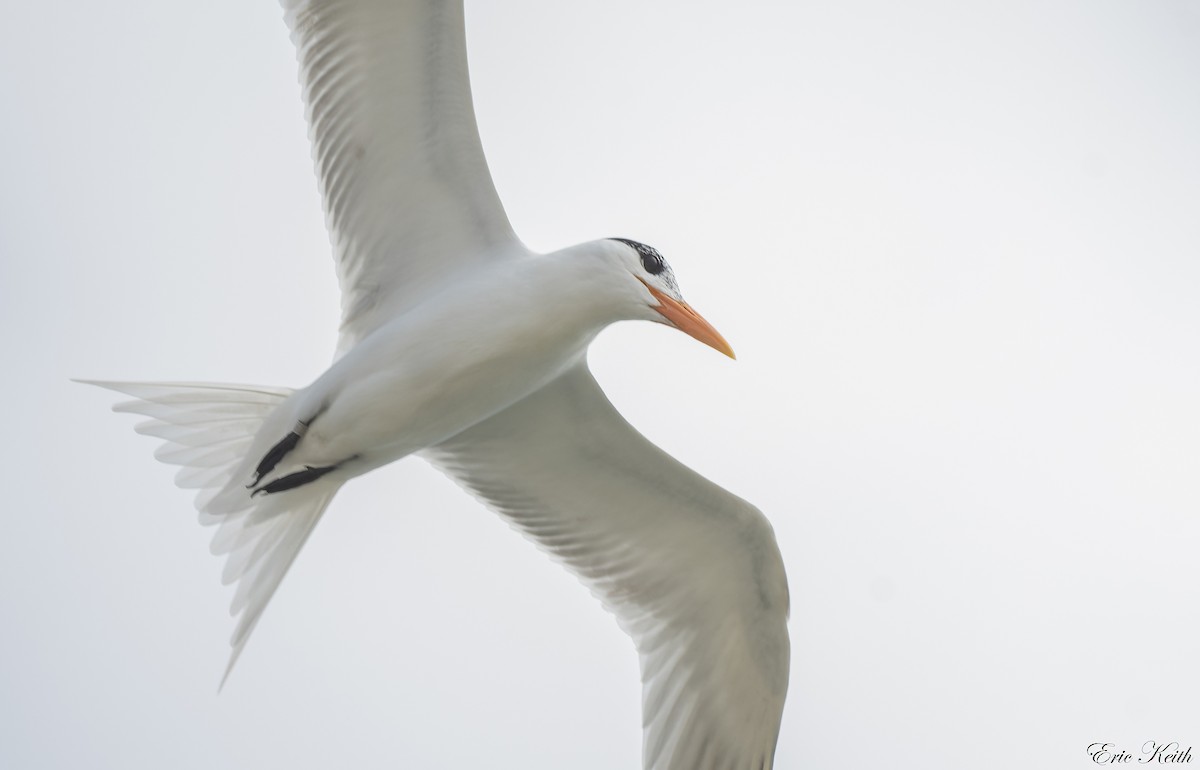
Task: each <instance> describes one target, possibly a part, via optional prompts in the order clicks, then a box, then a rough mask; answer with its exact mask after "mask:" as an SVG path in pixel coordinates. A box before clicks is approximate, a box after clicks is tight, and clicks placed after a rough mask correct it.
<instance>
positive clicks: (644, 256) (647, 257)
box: [609, 238, 667, 275]
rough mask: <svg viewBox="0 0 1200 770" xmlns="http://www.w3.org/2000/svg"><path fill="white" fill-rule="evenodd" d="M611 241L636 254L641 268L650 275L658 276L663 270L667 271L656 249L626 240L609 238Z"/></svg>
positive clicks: (663, 260) (665, 262) (664, 262)
mask: <svg viewBox="0 0 1200 770" xmlns="http://www.w3.org/2000/svg"><path fill="white" fill-rule="evenodd" d="M609 240H611V241H620V242H621V243H623V244H625V245H626V246H628V247H629V248H631V249H633V250H634V251H636V252H637V253H638V257H640V258H641V260H642V267H643V268H645V269H646V272H647V273H649V274H650V275H658V274H659V273H661V272H662V271H663V270H666V269H667V261H666V260H665V259H663V256H662V254H659V253H658V249H656V248H654V247H653V246H647V245H646V244H644V243H638V242H637V241H631V240H629V239H628V238H610V239H609Z"/></svg>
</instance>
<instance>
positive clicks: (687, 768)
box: [425, 363, 790, 770]
mask: <svg viewBox="0 0 1200 770" xmlns="http://www.w3.org/2000/svg"><path fill="white" fill-rule="evenodd" d="M425 456H426V457H427V459H429V460H430V461H431V462H433V463H434V464H435V465H437V466H438V467H439V468H441V469H442V470H444V471H445V472H446V473H448V474H449V475H450V476H451V477H453V478H454V479H456V480H457V481H458V482H459V483H460V484H462V485H463V486H464V487H466V488H467V489H468V490H470V491H471V492H473V493H474V494H476V495H477V496H478V497H479V498H481V499H482V500H483V501H484V502H485V503H486V504H487V505H488V506H490V507H491V508H493V509H494V510H496V511H497V512H499V513H500V514H501V515H503V516H504V517H505V518H507V519H508V520H509V521H510V522H511V523H512V524H513V525H514V526H515V527H516V528H517V529H518V530H520V531H521V532H522V533H524V534H525V535H527V536H528V537H530V538H532V539H533V540H534V541H536V542H537V543H538V545H540V546H541V547H542V548H543V549H545V550H546V551H548V552H549V553H550V554H551V555H552V556H553V557H554V558H556V559H557V560H558V561H560V562H562V563H563V564H564V565H566V566H567V567H568V568H569V569H570V570H571V571H572V572H574V573H575V574H577V575H578V576H579V577H580V578H581V579H582V580H583V582H584V583H585V584H586V585H587V586H588V587H589V588H591V590H592V592H593V593H594V594H595V595H596V596H597V597H598V598H599V599H600V600H601V602H603V603H604V605H605V606H606V607H607V608H608V609H609V610H610V611H612V612H613V614H615V615H616V616H617V620H618V622H619V623H620V624H621V627H622V628H624V629H625V630H626V632H628V633H629V634H630V635H631V636H632V637H633V640H634V643H635V644H636V646H637V650H638V655H639V657H640V661H641V669H642V682H643V689H642V708H643V720H644V725H645V732H644V742H643V759H644V764H645V767H646V768H648V769H649V770H710V769H715V768H721V769H722V770H725V769H727V768H746V769H750V768H753V770H763V769H764V768H770V767H771V765H772V762H773V758H774V752H775V741H776V738H777V736H778V733H779V723H780V718H781V715H782V712H783V702H784V696H785V695H786V692H787V682H788V661H789V652H790V650H789V646H788V634H787V613H788V588H787V580H786V577H785V576H784V568H783V561H782V559H781V558H780V555H779V549H778V547H777V545H776V543H775V536H774V533H773V531H772V529H771V526H770V524H769V523H768V522H767V520H766V518H765V517H764V516H763V515H762V514H761V513H760V512H759V511H758V510H757V509H756V508H754V507H753V506H752V505H750V504H749V503H747V502H745V501H744V500H741V499H739V498H737V497H735V496H733V495H731V494H729V493H728V492H726V491H725V490H723V489H721V488H720V487H718V486H717V485H715V484H713V483H712V482H710V481H708V480H707V479H705V478H704V477H702V476H700V475H699V474H697V473H695V472H693V471H691V470H689V469H688V468H686V467H684V466H683V465H681V464H680V463H679V462H677V461H676V460H674V459H673V458H671V457H670V456H669V455H667V454H666V453H665V452H663V451H662V450H660V449H658V447H656V446H654V445H653V444H651V443H650V442H649V441H647V440H646V439H645V438H643V437H642V436H641V435H640V434H639V433H638V432H637V431H636V430H634V429H633V428H632V427H631V426H630V425H629V423H627V422H626V421H625V420H624V419H623V418H622V417H621V415H620V414H619V413H618V412H617V411H616V409H615V408H614V407H613V406H612V404H611V403H610V402H609V401H608V399H607V398H606V397H605V396H604V393H603V392H602V391H601V390H600V387H599V386H598V385H597V384H596V381H595V379H593V377H592V375H591V373H590V372H589V371H588V369H587V366H586V364H582V363H581V364H579V365H578V366H576V367H575V368H573V369H572V370H570V371H569V372H568V373H567V374H565V375H563V376H562V377H560V378H559V379H558V380H556V381H555V382H553V383H551V384H550V385H548V386H546V387H545V388H543V389H542V390H540V391H538V392H537V393H534V394H533V395H531V396H529V397H528V398H526V399H525V400H523V401H521V402H518V403H517V404H515V405H514V406H512V407H510V408H508V409H507V410H505V411H503V412H501V413H500V414H498V415H495V416H493V417H491V418H490V419H488V420H486V421H485V422H482V423H480V424H479V425H476V426H475V427H473V428H471V429H470V430H468V431H466V432H464V433H462V434H460V435H459V436H456V437H455V438H454V439H451V440H450V441H448V442H446V443H445V444H443V445H440V446H438V447H436V448H435V449H432V450H428V451H427V452H426V453H425Z"/></svg>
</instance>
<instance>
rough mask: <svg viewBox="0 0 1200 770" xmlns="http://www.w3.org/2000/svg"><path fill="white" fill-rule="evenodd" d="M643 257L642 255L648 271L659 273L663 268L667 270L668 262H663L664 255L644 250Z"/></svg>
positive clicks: (644, 265)
mask: <svg viewBox="0 0 1200 770" xmlns="http://www.w3.org/2000/svg"><path fill="white" fill-rule="evenodd" d="M641 257H642V267H644V268H646V272H647V273H649V274H650V275H658V274H659V273H661V272H662V271H663V270H665V269H666V267H667V263H666V262H663V258H662V255H661V254H659V253H658V252H656V251H655V252H645V251H643V252H642V253H641Z"/></svg>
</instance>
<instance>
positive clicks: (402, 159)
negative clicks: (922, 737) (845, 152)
mask: <svg viewBox="0 0 1200 770" xmlns="http://www.w3.org/2000/svg"><path fill="white" fill-rule="evenodd" d="M283 6H284V9H285V14H284V15H285V18H286V21H287V25H288V27H289V28H290V30H291V36H292V40H293V42H294V43H295V45H296V50H297V58H298V60H299V63H300V80H301V84H302V90H303V95H304V101H305V104H306V107H307V112H306V114H307V119H308V124H309V134H310V138H311V140H312V144H313V158H314V161H315V165H316V172H317V177H318V180H319V184H320V189H321V194H322V196H323V199H324V205H325V213H326V219H327V224H328V227H329V231H330V236H331V240H332V243H333V251H334V257H335V260H336V263H337V271H338V278H339V280H340V283H341V289H342V325H341V335H340V342H339V345H338V350H337V355H336V358H335V361H334V363H333V365H332V366H331V367H330V368H329V369H328V370H327V371H326V372H325V373H323V374H322V375H321V376H319V377H318V378H317V379H316V380H315V381H314V382H313V383H312V384H310V385H309V386H308V387H305V388H301V389H299V390H294V391H293V390H289V389H284V388H269V387H256V386H242V385H215V384H204V383H122V382H96V383H95V384H98V385H103V386H105V387H109V388H112V389H115V390H118V391H121V392H123V393H126V394H128V395H130V396H133V397H135V398H136V399H138V400H136V401H133V402H129V403H125V404H119V405H118V406H117V407H116V409H117V410H118V411H130V412H137V413H140V414H143V415H146V416H149V417H150V418H151V420H150V421H149V422H144V423H141V424H140V425H138V426H137V429H138V430H139V432H142V433H148V434H150V435H153V436H157V437H159V438H161V439H163V440H164V441H165V442H166V443H165V444H164V445H163V446H162V447H161V448H160V449H159V450H158V451H157V453H156V456H157V457H158V458H159V459H160V460H163V461H164V462H168V463H174V464H177V465H181V466H183V467H182V468H181V470H180V471H179V474H178V476H177V478H176V480H177V483H178V484H179V485H180V486H182V487H187V488H197V489H199V490H200V491H199V493H198V495H197V498H196V506H197V508H198V509H199V511H200V520H201V522H202V523H203V524H206V525H216V526H217V531H216V535H215V537H214V539H213V551H214V552H215V553H218V554H226V555H227V561H226V565H225V570H224V580H225V582H226V583H233V582H236V583H237V590H236V594H235V596H234V599H233V612H234V613H235V614H240V617H239V619H238V623H237V628H236V631H235V632H234V635H233V638H232V641H231V644H232V648H233V649H232V654H231V656H230V661H229V668H227V669H226V674H225V675H226V677H228V675H229V671H230V670H231V669H232V667H233V664H234V663H235V662H236V660H237V658H238V656H239V655H240V654H241V652H242V650H243V648H244V646H245V644H246V640H247V638H248V636H249V635H250V632H251V631H252V630H253V628H254V626H255V624H256V623H257V622H258V621H259V619H260V617H261V616H262V612H263V609H264V608H265V607H266V605H267V603H268V601H269V600H270V598H271V596H272V594H273V593H274V592H275V589H276V588H277V587H278V586H279V583H280V581H281V580H282V579H283V577H284V575H285V574H286V572H287V570H288V568H289V567H290V565H291V564H292V562H293V561H294V560H295V558H296V555H297V553H298V552H299V551H300V549H301V547H302V546H303V545H304V542H305V540H307V538H308V536H309V535H310V534H311V532H312V530H313V528H314V526H315V525H316V523H317V521H318V520H319V519H320V517H321V514H322V513H323V512H324V511H325V509H326V507H327V506H328V505H329V502H330V500H332V499H333V497H334V495H335V494H336V493H337V491H338V489H339V488H340V487H341V486H342V485H343V484H344V483H346V482H347V481H349V480H350V479H352V478H354V477H355V476H358V475H360V474H363V473H366V472H367V471H369V470H372V469H374V468H377V467H379V466H382V465H386V464H388V463H391V462H393V461H395V460H398V459H400V458H402V457H405V456H408V455H410V454H416V455H419V456H421V457H423V458H424V459H426V460H428V461H429V462H431V463H433V464H434V465H435V466H437V467H438V468H440V469H441V470H443V471H444V472H446V473H447V474H448V475H450V476H451V477H452V478H454V479H455V480H456V481H457V482H458V483H459V484H461V485H462V486H463V487H464V488H466V489H467V490H468V491H470V492H471V493H473V494H474V495H476V496H477V497H478V498H479V499H480V500H481V501H482V502H483V503H484V504H485V505H487V506H489V507H490V508H492V509H493V510H495V511H496V512H497V513H499V514H500V515H501V516H503V517H505V518H506V519H507V520H508V521H509V522H510V523H511V524H512V525H513V526H514V527H515V528H516V529H518V530H519V531H521V532H522V533H523V534H525V535H526V536H527V537H529V538H530V539H532V540H533V541H535V542H536V543H537V544H538V545H539V546H540V547H541V548H543V549H544V550H546V551H547V552H548V553H549V554H550V555H551V556H552V557H554V558H555V559H557V560H558V561H559V562H561V563H562V564H563V565H564V566H566V567H567V568H568V569H569V570H571V571H572V572H573V573H575V574H576V575H577V576H579V578H580V579H581V580H582V581H583V582H584V583H585V584H586V585H587V586H588V587H589V588H590V589H591V590H592V592H593V593H594V594H595V595H596V596H597V597H598V598H599V599H600V600H601V602H602V603H603V604H604V606H605V607H607V608H608V609H609V610H610V611H611V612H612V613H613V614H614V615H615V616H616V617H617V620H618V622H619V623H620V625H621V627H622V628H623V629H624V630H625V631H626V632H628V633H629V635H630V636H632V637H633V640H634V643H635V645H636V647H637V651H638V655H639V658H640V663H641V671H642V682H643V697H642V707H643V724H644V726H645V729H644V734H643V764H644V767H645V768H652V769H653V770H704V769H706V768H714V769H715V768H721V769H725V768H747V769H749V768H754V770H761V769H762V768H769V767H771V766H772V765H773V761H774V753H775V744H776V739H777V737H778V733H779V725H780V718H781V714H782V711H783V703H784V697H785V695H786V691H787V683H788V662H789V644H788V634H787V614H788V587H787V581H786V577H785V575H784V568H783V561H782V559H781V558H780V554H779V549H778V547H777V545H776V542H775V537H774V534H773V532H772V529H771V526H770V524H769V523H768V522H767V520H766V518H765V517H764V516H763V515H762V514H761V513H760V512H759V511H758V510H757V509H756V508H755V507H753V506H752V505H750V504H749V503H747V502H745V501H744V500H741V499H740V498H738V497H735V496H734V495H732V494H730V493H728V492H726V491H725V490H723V489H721V488H720V487H718V486H716V485H715V484H713V483H712V482H710V481H708V480H707V479H705V478H703V477H702V476H700V475H698V474H696V473H694V472H693V471H691V470H689V469H688V468H686V467H684V466H683V465H681V464H680V463H678V462H677V461H675V460H674V459H672V458H671V457H670V456H668V455H667V454H665V453H664V452H662V451H661V450H659V449H658V448H657V447H655V446H654V445H653V444H651V443H650V442H649V441H647V440H646V439H645V438H643V437H642V436H641V435H640V434H639V433H638V432H637V431H635V430H634V429H633V428H632V427H631V426H630V425H629V424H628V423H627V422H625V420H624V419H622V417H621V415H620V414H618V413H617V411H616V410H615V409H614V408H613V406H612V404H610V403H609V401H608V399H607V398H605V396H604V393H603V392H602V391H601V390H600V388H599V386H598V385H597V384H596V381H595V380H594V379H593V377H592V375H591V373H590V372H589V371H588V367H587V362H586V352H587V348H588V345H589V344H590V343H591V341H592V340H593V339H594V338H595V337H596V335H597V334H598V333H599V332H600V331H601V330H602V329H604V328H605V327H606V326H607V325H609V324H611V323H613V322H615V321H620V320H627V319H643V320H647V321H656V322H658V323H664V324H668V325H671V326H674V327H676V328H678V329H680V330H682V331H684V332H686V333H687V334H689V335H691V336H692V337H694V338H696V339H698V340H699V341H701V342H704V343H705V344H707V345H710V346H712V347H713V348H715V349H717V350H719V351H721V352H723V353H726V354H728V355H730V356H731V357H732V355H733V353H732V350H731V349H730V348H729V346H728V344H727V343H726V342H725V340H724V339H722V338H721V336H720V335H719V334H718V333H717V331H716V330H715V329H714V328H713V327H712V326H710V325H709V324H708V323H707V322H706V321H705V320H704V319H703V318H701V317H700V316H699V315H698V314H697V313H696V312H695V311H693V310H692V309H691V308H690V307H689V306H688V305H687V304H686V303H685V302H684V301H683V298H682V297H681V295H680V293H679V288H678V285H677V284H676V281H675V277H674V274H673V273H672V270H671V268H670V267H669V266H668V265H667V263H666V262H665V261H664V260H663V258H662V256H661V255H660V254H659V253H658V252H657V251H656V250H655V249H653V248H650V247H648V246H645V245H643V244H640V243H637V242H634V241H630V240H625V239H606V240H600V241H593V242H590V243H584V244H581V245H578V246H573V247H570V248H566V249H563V250H561V251H557V252H554V253H551V254H536V253H532V252H531V251H529V250H528V249H526V248H525V246H524V245H522V243H521V242H520V241H519V240H518V239H517V237H516V236H515V235H514V234H513V231H512V228H511V227H510V225H509V222H508V218H507V216H506V215H505V213H504V210H503V208H502V207H501V205H500V201H499V199H498V197H497V195H496V191H495V188H494V186H493V184H492V180H491V176H490V174H489V172H488V168H487V164H486V161H485V160H484V156H483V150H482V148H481V146H480V142H479V136H478V132H477V128H476V125H475V115H474V108H473V106H472V103H471V93H470V86H469V83H468V77H467V56H466V43H465V37H464V29H463V8H462V3H461V0H283ZM222 681H224V680H222Z"/></svg>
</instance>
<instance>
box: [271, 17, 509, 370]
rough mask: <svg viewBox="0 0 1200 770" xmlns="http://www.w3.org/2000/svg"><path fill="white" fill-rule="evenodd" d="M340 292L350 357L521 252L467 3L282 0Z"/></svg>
mask: <svg viewBox="0 0 1200 770" xmlns="http://www.w3.org/2000/svg"><path fill="white" fill-rule="evenodd" d="M283 7H284V18H285V20H286V22H287V25H288V27H289V29H290V30H291V36H292V41H293V43H294V44H295V46H296V57H297V60H298V61H299V64H300V82H301V87H302V91H303V96H304V102H305V106H306V117H307V119H308V125H309V137H310V139H311V140H312V148H313V162H314V165H315V168H316V173H317V179H318V184H319V187H320V190H321V195H322V198H323V201H324V206H325V216H326V224H327V226H328V228H329V234H330V239H331V241H332V243H333V251H334V258H335V261H336V263H337V270H338V279H339V282H340V283H341V287H342V339H341V342H340V344H339V351H340V352H345V351H346V350H348V349H349V348H351V347H353V346H354V344H356V343H357V342H358V341H359V340H361V339H362V338H363V337H365V336H366V335H368V334H369V333H370V332H371V331H373V330H374V329H376V328H378V327H379V326H380V325H382V324H383V323H385V322H386V321H388V320H390V319H391V318H394V317H395V316H397V315H400V314H402V313H403V312H404V311H405V310H407V309H409V308H411V307H413V306H414V305H415V304H417V303H419V302H420V301H421V300H422V299H424V298H425V297H427V296H430V295H431V294H433V293H435V292H436V291H437V289H438V287H439V286H441V285H443V284H445V283H446V282H448V281H450V280H452V279H453V277H454V276H455V275H456V274H457V273H459V272H460V271H463V270H469V269H470V268H471V267H473V266H479V265H481V264H483V263H485V262H487V261H490V260H493V259H498V258H503V257H504V256H505V255H507V254H517V253H521V252H523V250H524V247H523V246H521V244H520V242H519V241H518V240H517V238H516V236H515V235H514V234H513V232H512V227H511V226H510V225H509V222H508V217H507V216H506V215H505V213H504V209H503V207H502V206H501V205H500V200H499V197H498V196H497V195H496V190H495V186H494V185H493V183H492V178H491V174H490V173H489V171H488V167H487V161H486V160H485V158H484V155H483V148H482V146H481V144H480V142H479V133H478V129H477V128H476V124H475V110H474V106H473V105H472V102H471V88H470V82H469V78H468V74H467V54H466V40H465V34H464V29H463V7H462V2H461V0H449V1H446V0H283Z"/></svg>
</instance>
